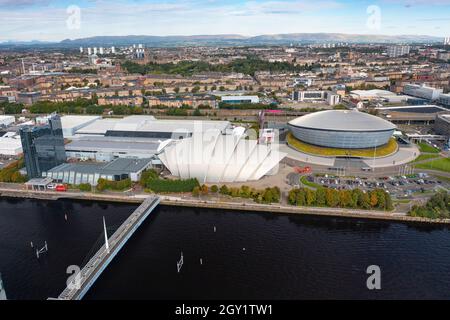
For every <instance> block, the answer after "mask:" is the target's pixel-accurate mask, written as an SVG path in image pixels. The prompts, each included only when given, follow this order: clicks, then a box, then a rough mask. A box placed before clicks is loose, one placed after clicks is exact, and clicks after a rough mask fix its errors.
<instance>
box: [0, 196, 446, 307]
mask: <svg viewBox="0 0 450 320" xmlns="http://www.w3.org/2000/svg"><path fill="white" fill-rule="evenodd" d="M135 208H136V205H130V204H117V203H94V202H84V201H73V200H59V201H41V200H23V199H20V200H19V199H4V198H3V199H0V272H1V273H2V278H3V282H4V285H5V288H6V293H7V296H8V298H9V299H46V298H47V297H57V296H58V295H59V293H60V292H61V291H62V289H63V288H64V287H65V283H66V279H67V277H68V274H67V273H66V269H67V267H68V266H69V265H81V264H82V263H83V261H84V262H86V261H87V258H88V257H89V256H90V254H92V253H93V252H95V250H96V249H97V248H98V247H99V246H100V245H101V244H102V230H103V225H102V223H103V222H102V218H103V216H104V217H105V219H106V223H107V225H108V228H109V229H113V228H114V227H117V226H119V225H120V223H121V222H122V221H124V220H125V219H126V217H127V216H128V215H130V214H131V213H132V211H133V210H134V209H135ZM65 215H67V220H66V219H65ZM214 227H215V229H216V231H214ZM110 232H113V230H111V231H110ZM30 241H33V244H34V248H31V245H30ZM45 241H47V243H48V248H49V251H48V252H47V253H45V254H43V255H41V256H40V258H39V259H37V257H36V253H35V250H36V247H42V246H43V245H44V242H45ZM181 252H183V255H184V265H183V267H182V270H181V272H180V273H177V266H176V263H177V261H178V260H179V258H180V255H181ZM200 259H202V263H201V262H200ZM370 265H378V266H379V267H380V269H381V287H382V288H381V290H377V291H371V290H368V289H367V286H366V280H367V278H368V275H367V273H366V269H367V267H368V266H370ZM407 298H412V299H430V298H437V299H449V298H450V230H449V229H448V228H447V227H437V226H429V225H427V226H420V225H417V224H406V223H397V222H386V221H373V220H362V219H361V220H359V219H345V218H327V217H314V216H292V215H291V216H289V215H272V214H268V213H249V212H235V211H225V210H210V209H193V208H192V209H191V208H177V207H165V206H160V207H159V208H158V209H157V210H155V211H154V212H153V213H152V214H151V215H150V216H149V218H148V219H147V220H146V221H145V222H144V223H143V224H142V226H141V227H140V229H138V231H137V232H136V233H135V235H134V236H133V237H132V238H131V239H130V241H129V242H128V243H127V244H126V246H125V247H124V249H123V250H122V251H121V252H120V253H119V255H118V256H117V257H116V258H115V259H114V260H113V262H112V263H111V264H110V266H109V267H108V268H107V270H106V271H105V272H104V273H103V275H102V276H101V277H100V278H99V279H98V281H97V283H96V284H95V285H94V287H93V288H92V289H91V291H90V292H89V293H88V295H87V296H86V297H85V299H407Z"/></svg>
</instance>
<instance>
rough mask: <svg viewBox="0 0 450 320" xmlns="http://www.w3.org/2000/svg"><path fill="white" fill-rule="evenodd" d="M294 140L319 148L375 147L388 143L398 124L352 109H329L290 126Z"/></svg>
mask: <svg viewBox="0 0 450 320" xmlns="http://www.w3.org/2000/svg"><path fill="white" fill-rule="evenodd" d="M288 125H289V130H290V131H291V132H292V134H293V135H294V137H295V138H297V139H299V140H301V141H303V142H306V143H309V144H313V145H317V146H322V147H329V148H342V149H344V148H345V149H364V148H374V147H378V146H381V145H384V144H386V143H388V141H389V139H390V137H391V136H392V134H393V133H394V130H395V128H396V127H395V125H393V124H392V123H390V122H389V121H386V120H383V119H381V118H379V117H376V116H373V115H370V114H367V113H364V112H359V111H356V110H355V111H350V110H327V111H319V112H315V113H311V114H308V115H306V116H303V117H299V118H296V119H294V120H292V121H290V122H289V123H288Z"/></svg>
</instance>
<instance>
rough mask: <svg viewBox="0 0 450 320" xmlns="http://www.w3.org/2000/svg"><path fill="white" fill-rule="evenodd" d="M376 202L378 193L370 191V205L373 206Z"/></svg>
mask: <svg viewBox="0 0 450 320" xmlns="http://www.w3.org/2000/svg"><path fill="white" fill-rule="evenodd" d="M377 204H378V195H377V193H376V192H375V191H371V192H370V206H371V207H372V208H375V207H376V206H377Z"/></svg>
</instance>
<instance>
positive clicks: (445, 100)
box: [439, 93, 450, 108]
mask: <svg viewBox="0 0 450 320" xmlns="http://www.w3.org/2000/svg"><path fill="white" fill-rule="evenodd" d="M439 103H440V104H442V105H443V106H445V107H446V108H450V93H447V94H441V95H440V96H439Z"/></svg>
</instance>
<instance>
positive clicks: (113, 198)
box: [0, 186, 450, 225]
mask: <svg viewBox="0 0 450 320" xmlns="http://www.w3.org/2000/svg"><path fill="white" fill-rule="evenodd" d="M0 197H9V198H29V199H40V200H58V199H76V200H87V201H104V202H122V203H134V204H140V203H142V202H143V201H144V199H145V198H147V197H148V195H145V194H137V195H133V194H124V195H122V194H99V193H82V192H64V193H61V192H53V191H29V190H23V189H17V186H16V188H15V189H11V188H5V187H4V186H2V187H1V188H0ZM160 197H161V204H162V205H166V206H177V207H189V208H208V209H223V210H233V211H252V212H268V213H274V214H295V215H317V216H324V217H341V218H358V219H374V220H386V221H397V222H415V223H425V224H445V225H450V219H429V218H420V217H410V216H407V215H406V214H405V213H402V212H387V211H375V210H360V209H343V208H322V207H296V206H283V205H280V204H258V203H249V202H231V201H227V202H225V201H222V200H215V201H211V200H202V199H193V198H181V197H174V196H166V195H160Z"/></svg>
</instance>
